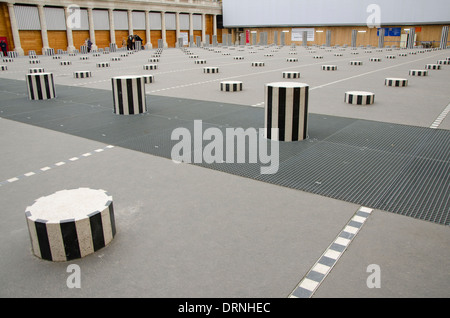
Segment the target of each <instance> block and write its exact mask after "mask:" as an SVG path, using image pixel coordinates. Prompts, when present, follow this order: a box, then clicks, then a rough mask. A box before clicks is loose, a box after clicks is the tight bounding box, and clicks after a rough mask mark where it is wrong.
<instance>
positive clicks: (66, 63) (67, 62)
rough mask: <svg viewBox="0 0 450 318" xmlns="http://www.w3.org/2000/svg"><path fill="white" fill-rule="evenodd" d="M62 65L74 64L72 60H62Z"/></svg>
mask: <svg viewBox="0 0 450 318" xmlns="http://www.w3.org/2000/svg"><path fill="white" fill-rule="evenodd" d="M59 64H60V65H72V62H71V61H61V62H59Z"/></svg>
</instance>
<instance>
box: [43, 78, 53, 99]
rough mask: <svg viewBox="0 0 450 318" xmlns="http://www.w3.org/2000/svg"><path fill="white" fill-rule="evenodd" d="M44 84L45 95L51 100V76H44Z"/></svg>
mask: <svg viewBox="0 0 450 318" xmlns="http://www.w3.org/2000/svg"><path fill="white" fill-rule="evenodd" d="M44 84H45V93H46V94H47V96H46V98H51V97H52V95H51V93H50V75H47V74H46V75H44Z"/></svg>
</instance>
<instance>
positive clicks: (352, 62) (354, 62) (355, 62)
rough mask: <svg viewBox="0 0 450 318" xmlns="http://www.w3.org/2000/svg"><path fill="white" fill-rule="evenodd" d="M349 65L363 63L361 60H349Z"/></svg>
mask: <svg viewBox="0 0 450 318" xmlns="http://www.w3.org/2000/svg"><path fill="white" fill-rule="evenodd" d="M349 64H350V65H363V62H361V61H350V63H349Z"/></svg>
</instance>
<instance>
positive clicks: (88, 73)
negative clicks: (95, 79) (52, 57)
mask: <svg viewBox="0 0 450 318" xmlns="http://www.w3.org/2000/svg"><path fill="white" fill-rule="evenodd" d="M73 77H74V78H88V77H92V73H91V71H76V72H73Z"/></svg>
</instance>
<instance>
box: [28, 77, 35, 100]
mask: <svg viewBox="0 0 450 318" xmlns="http://www.w3.org/2000/svg"><path fill="white" fill-rule="evenodd" d="M27 79H28V89H29V91H30V95H31V99H34V98H35V97H34V89H33V76H27Z"/></svg>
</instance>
